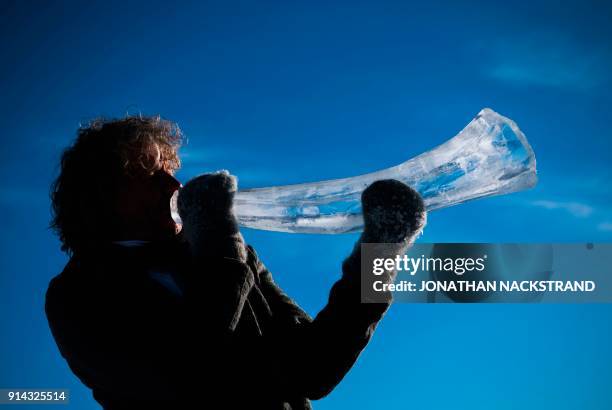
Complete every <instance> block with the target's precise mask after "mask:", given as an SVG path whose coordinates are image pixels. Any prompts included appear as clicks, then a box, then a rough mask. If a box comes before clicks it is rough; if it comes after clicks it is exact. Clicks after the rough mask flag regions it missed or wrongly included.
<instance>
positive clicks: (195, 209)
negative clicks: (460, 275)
mask: <svg viewBox="0 0 612 410" xmlns="http://www.w3.org/2000/svg"><path fill="white" fill-rule="evenodd" d="M181 138H182V135H181V132H180V130H179V129H178V127H177V126H176V124H174V123H172V122H169V121H166V120H163V119H161V118H159V117H142V116H141V117H127V118H124V119H118V120H95V121H93V122H92V123H91V124H89V125H88V126H87V127H84V128H81V129H80V130H79V131H78V135H77V139H76V141H75V142H74V144H73V145H72V146H71V147H69V148H68V149H67V150H66V151H65V152H64V154H63V156H62V160H61V167H60V173H59V176H58V178H57V180H56V181H55V183H54V184H53V187H52V193H51V197H52V205H53V221H52V226H53V227H54V229H55V230H56V232H57V233H58V235H59V238H60V240H61V242H62V249H63V250H64V251H66V252H67V253H68V254H69V256H70V260H69V262H68V263H67V265H66V267H65V269H64V270H63V272H62V273H61V274H60V275H58V276H57V277H55V278H54V279H52V280H51V283H50V285H49V289H48V291H47V297H46V313H47V318H48V320H49V325H50V328H51V331H52V333H53V336H54V338H55V340H56V342H57V345H58V347H59V350H60V352H61V354H62V356H63V357H64V358H65V359H66V361H67V362H68V365H69V366H70V368H71V370H72V371H73V372H74V374H75V375H76V376H77V377H78V378H79V379H80V380H81V381H82V382H83V383H84V384H85V385H86V386H88V387H89V388H90V389H92V391H93V396H94V398H95V399H96V400H97V401H98V402H99V403H100V404H101V405H102V406H103V407H104V408H106V409H124V408H125V409H127V408H129V409H134V408H187V407H189V408H193V407H206V408H208V407H210V406H211V403H215V406H216V407H217V408H255V409H309V408H311V404H310V400H311V399H319V398H321V397H324V396H325V395H327V394H328V393H329V392H331V391H332V389H333V388H334V387H335V386H336V385H337V384H338V383H339V382H340V381H341V380H342V378H343V377H344V375H345V374H346V373H347V372H348V371H349V369H350V368H351V367H352V365H353V364H354V363H355V360H356V359H357V357H358V355H359V354H360V352H361V351H362V350H363V348H364V347H365V346H366V344H367V343H368V341H369V340H370V337H371V336H372V332H373V331H374V329H375V327H376V325H377V323H378V321H379V320H380V319H381V318H382V316H383V315H384V313H385V311H386V310H387V308H388V306H389V304H390V302H391V296H390V295H385V298H384V301H383V302H380V301H377V303H363V302H362V300H361V298H360V296H361V294H360V286H361V283H360V281H361V274H360V259H361V257H360V252H361V251H360V243H361V242H364V243H367V242H385V243H393V244H394V245H393V246H392V247H391V248H392V251H393V252H392V253H400V252H405V251H406V250H407V248H408V247H409V245H410V244H411V243H412V242H413V240H414V238H415V236H416V234H417V233H418V232H420V231H421V229H422V228H423V225H424V224H425V218H426V215H425V211H424V206H423V202H422V201H421V198H420V197H419V196H418V194H417V193H416V192H415V191H413V190H412V189H410V188H409V187H407V186H406V185H404V184H402V183H400V182H398V181H394V180H385V181H378V182H375V183H374V184H372V185H371V186H370V187H368V188H367V189H366V190H365V191H364V193H363V195H362V204H363V212H364V221H365V229H364V232H363V234H362V236H361V238H360V241H358V242H357V244H356V246H355V248H354V251H353V252H352V254H351V255H350V256H349V257H348V258H347V259H346V260H345V261H344V263H343V265H342V276H341V278H340V279H339V280H338V281H337V282H336V283H335V284H334V286H333V287H332V289H331V292H330V296H329V302H328V304H327V305H326V306H325V307H324V308H323V310H322V311H321V312H320V313H319V314H318V315H317V316H316V317H315V318H314V319H312V318H311V317H310V316H309V315H308V314H307V313H306V312H304V311H303V310H302V309H300V308H299V307H298V305H297V304H296V303H295V302H293V300H292V299H290V298H289V297H288V296H287V295H286V294H285V293H283V291H282V290H281V289H279V287H278V286H277V285H276V284H275V283H274V281H273V279H272V276H271V274H270V272H269V271H268V270H267V269H266V268H265V267H264V265H263V264H262V263H261V261H260V260H259V259H258V257H257V254H256V253H255V251H254V249H253V248H252V247H250V246H248V245H246V244H245V243H244V241H243V238H242V236H241V234H240V231H239V230H238V225H237V223H236V218H235V217H234V215H233V214H232V200H233V196H234V193H235V192H236V189H237V186H236V179H235V178H234V177H233V176H231V175H229V174H228V173H227V172H217V173H213V174H205V175H202V176H199V177H196V178H194V179H192V180H191V181H189V182H188V183H187V184H186V185H185V187H184V188H183V189H182V190H181V192H180V195H179V201H178V208H179V212H180V214H181V218H182V221H183V226H182V230H181V227H179V226H177V225H176V224H175V222H174V221H173V220H172V218H171V214H170V206H169V202H170V198H171V196H172V194H173V193H174V192H175V191H176V190H177V189H179V187H180V183H179V182H178V181H177V180H176V178H174V176H173V174H174V171H175V170H176V169H177V168H178V167H179V165H180V162H179V158H178V154H177V150H178V147H179V145H180V143H181ZM394 276H395V272H389V273H388V274H386V275H384V276H383V277H377V280H380V279H382V280H384V281H387V282H391V281H392V280H393V279H394ZM198 403H201V404H200V405H199V406H198V405H197V404H198ZM217 403H219V404H217Z"/></svg>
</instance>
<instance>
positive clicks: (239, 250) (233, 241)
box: [177, 170, 247, 261]
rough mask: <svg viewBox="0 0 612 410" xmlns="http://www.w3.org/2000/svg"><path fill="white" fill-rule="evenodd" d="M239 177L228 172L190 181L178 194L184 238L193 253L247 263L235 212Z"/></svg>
mask: <svg viewBox="0 0 612 410" xmlns="http://www.w3.org/2000/svg"><path fill="white" fill-rule="evenodd" d="M237 189H238V183H237V180H236V177H235V176H233V175H230V173H229V172H228V171H225V170H223V171H217V172H214V173H211V174H203V175H200V176H197V177H195V178H193V179H191V180H190V181H189V182H187V184H185V186H184V188H183V189H182V190H181V191H180V192H179V196H178V201H177V207H178V212H179V215H180V216H181V220H182V221H183V235H184V237H185V239H186V240H187V242H188V243H189V245H190V247H191V249H192V252H194V253H196V254H202V253H208V254H213V253H214V254H215V256H220V257H229V258H234V259H238V260H240V261H246V257H247V252H246V249H245V245H244V241H243V239H242V235H241V234H240V231H239V229H238V223H237V221H236V217H235V215H234V213H233V210H232V207H233V204H234V195H235V193H236V191H237Z"/></svg>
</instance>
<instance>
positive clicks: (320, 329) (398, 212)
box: [250, 181, 425, 399]
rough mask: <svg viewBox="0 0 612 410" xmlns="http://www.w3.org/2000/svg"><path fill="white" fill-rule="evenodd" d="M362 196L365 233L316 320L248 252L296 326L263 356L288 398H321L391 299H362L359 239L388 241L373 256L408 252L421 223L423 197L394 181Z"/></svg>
mask: <svg viewBox="0 0 612 410" xmlns="http://www.w3.org/2000/svg"><path fill="white" fill-rule="evenodd" d="M362 200H363V208H364V218H365V229H364V232H363V234H362V236H361V238H360V241H358V242H357V244H356V245H355V249H354V251H353V253H352V254H351V255H350V256H349V257H348V258H347V259H346V260H345V261H344V263H343V265H342V271H343V273H342V277H341V279H340V280H339V281H338V282H336V283H335V284H334V285H333V287H332V290H331V292H330V295H329V300H328V303H327V305H326V306H325V307H324V308H323V310H321V312H320V313H319V314H318V315H317V316H316V318H315V319H314V320H310V319H309V317H308V315H307V314H306V313H305V312H303V311H302V310H301V309H300V308H299V307H298V306H297V305H296V304H295V303H294V302H293V301H292V300H291V299H290V298H289V297H288V296H287V295H286V294H284V293H283V292H282V291H281V290H280V289H279V288H278V286H276V285H275V284H274V282H273V281H272V277H271V274H270V273H269V271H268V270H267V269H265V267H264V266H263V264H262V263H261V261H259V259H258V258H257V255H256V254H255V252H254V251H252V253H250V257H251V260H250V263H251V265H252V266H255V267H256V269H257V271H258V272H259V274H263V277H262V280H261V285H260V286H261V287H262V292H264V295H265V296H266V298H267V299H268V300H269V301H270V303H271V305H272V306H274V307H273V312H274V308H275V309H276V311H277V312H280V314H281V315H283V316H286V317H288V318H291V319H294V322H293V323H295V326H288V327H285V328H284V329H281V331H279V332H275V333H273V334H272V335H271V336H267V337H264V341H263V344H264V346H263V348H264V350H265V351H266V352H267V354H266V355H265V358H264V360H265V361H267V366H268V367H270V366H278V367H277V368H276V369H275V370H274V371H273V372H271V373H272V374H275V375H276V374H278V375H282V376H281V377H279V378H277V380H276V383H277V384H278V386H277V387H278V388H279V390H281V391H284V392H285V394H287V395H288V396H293V397H296V396H297V397H308V398H311V399H319V398H321V397H324V396H325V395H327V394H328V393H329V392H331V391H332V390H333V388H334V387H335V386H336V385H337V384H338V383H339V382H340V381H341V380H342V378H343V377H344V376H345V375H346V373H347V372H348V371H349V370H350V368H351V367H352V366H353V364H354V363H355V361H356V360H357V357H358V356H359V354H360V353H361V351H362V350H363V349H364V347H365V346H366V345H367V343H368V342H369V340H370V338H371V336H372V334H373V332H374V329H375V328H376V326H377V324H378V322H379V321H380V319H381V318H382V317H383V315H384V313H385V312H386V310H387V309H388V307H389V305H390V303H391V294H390V293H387V294H385V295H383V300H382V303H364V302H363V301H362V300H361V296H362V295H361V280H362V277H361V243H387V244H388V245H385V246H384V247H380V253H381V254H380V255H377V257H394V256H395V255H396V254H403V253H405V252H406V250H407V248H408V247H409V245H410V244H411V243H412V242H413V241H414V239H415V238H416V236H417V235H418V234H419V233H420V231H421V230H422V228H423V226H424V224H425V209H424V205H423V202H422V200H421V198H420V197H419V196H418V194H417V193H416V192H415V191H413V190H412V189H410V188H409V187H407V186H405V185H403V184H401V183H399V182H397V181H379V182H377V183H374V184H373V185H372V186H371V187H370V188H368V189H367V190H366V191H365V192H364V195H363V197H362ZM390 201H391V203H390ZM394 277H395V272H389V273H387V274H386V275H383V276H381V277H379V278H378V279H380V280H382V281H384V282H386V283H390V282H392V281H393V280H394ZM272 306H271V307H272ZM302 317H304V320H301V318H302ZM264 336H266V335H264Z"/></svg>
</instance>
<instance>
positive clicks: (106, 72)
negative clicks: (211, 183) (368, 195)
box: [0, 0, 612, 410]
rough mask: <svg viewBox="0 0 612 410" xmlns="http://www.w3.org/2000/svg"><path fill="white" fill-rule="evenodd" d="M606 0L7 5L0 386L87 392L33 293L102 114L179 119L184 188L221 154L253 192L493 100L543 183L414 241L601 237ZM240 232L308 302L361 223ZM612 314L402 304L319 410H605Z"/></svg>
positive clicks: (356, 169) (401, 151) (416, 134)
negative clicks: (73, 158)
mask: <svg viewBox="0 0 612 410" xmlns="http://www.w3.org/2000/svg"><path fill="white" fill-rule="evenodd" d="M83 3H84V2H83ZM425 3H426V4H425ZM609 4H610V3H609V2H608V3H607V4H606V2H604V1H601V2H596V1H591V2H588V1H563V2H559V1H547V2H543V1H533V0H532V1H527V2H515V1H506V2H503V3H498V4H496V3H494V2H490V1H486V2H448V3H440V2H423V1H419V2H414V3H413V4H410V3H408V2H397V3H393V2H381V1H372V2H276V3H268V2H264V1H256V2H234V1H224V2H218V3H213V2H193V3H181V4H180V5H174V4H171V3H170V2H166V3H154V2H147V3H139V4H137V3H132V2H128V3H126V2H109V1H105V2H99V3H98V4H87V5H86V4H82V3H81V2H74V3H71V2H54V1H48V2H38V4H37V2H19V1H6V0H2V1H1V2H0V11H1V17H0V19H1V20H0V32H1V35H2V37H1V38H2V42H1V43H0V50H1V53H0V56H1V58H2V64H0V141H1V144H2V149H1V150H0V155H1V158H0V167H1V172H0V175H1V181H2V182H1V185H0V215H1V216H2V233H1V235H0V326H1V328H0V332H1V333H0V387H4V388H8V387H21V388H24V387H58V388H60V387H62V388H66V387H67V388H70V389H72V404H71V405H70V407H71V408H78V409H91V408H96V407H97V406H96V404H95V402H94V401H93V400H92V399H91V397H90V393H89V391H87V390H86V389H85V388H83V387H82V386H81V385H80V384H79V382H78V381H77V380H76V379H75V377H73V376H72V374H71V373H70V371H69V369H68V367H67V366H66V364H65V362H64V361H63V360H62V359H61V357H60V356H59V354H58V352H57V349H56V346H55V345H54V342H53V340H52V338H51V335H50V333H49V330H48V327H47V323H46V320H45V317H44V314H43V296H44V292H45V289H46V285H47V283H48V281H49V279H50V278H51V277H52V276H54V275H56V274H57V273H59V271H60V270H61V269H62V267H63V265H64V264H65V262H66V257H65V255H63V254H62V253H61V252H60V250H59V243H58V241H57V240H56V238H55V237H54V236H53V235H52V233H51V232H50V231H49V230H48V229H47V224H48V220H49V200H48V195H47V194H48V188H49V184H50V182H51V181H52V179H53V177H54V176H55V175H56V172H57V162H58V159H59V155H60V152H61V149H62V148H63V147H65V146H66V145H68V144H69V143H70V142H71V141H72V139H73V138H74V135H75V131H76V129H77V127H78V126H79V124H80V123H86V122H87V120H88V119H91V118H93V117H95V116H98V115H105V116H122V115H124V114H125V113H126V112H128V113H132V114H134V113H139V112H142V113H144V114H157V113H159V114H161V115H162V116H164V117H167V118H170V119H173V120H176V121H178V122H179V124H180V125H181V127H182V128H183V130H184V132H185V133H186V134H187V136H188V138H189V142H188V144H187V145H186V147H185V148H184V149H183V150H182V152H183V154H184V155H183V159H184V168H183V170H182V171H181V173H180V174H179V176H180V178H181V179H182V180H183V182H184V181H185V180H187V179H188V178H189V177H190V176H192V175H194V174H196V173H199V172H204V171H209V170H214V169H218V168H228V169H230V170H231V171H232V172H233V173H235V174H236V175H238V176H239V178H240V184H241V186H242V187H255V186H266V185H275V184H281V183H295V182H304V181H314V180H318V179H323V178H326V179H327V178H335V177H344V176H351V175H356V174H360V173H365V172H369V171H374V170H377V169H380V168H384V167H387V166H391V165H395V164H397V163H400V162H402V161H404V160H405V159H407V158H409V157H411V156H413V155H416V154H419V153H421V152H423V151H426V150H428V149H430V148H432V147H434V146H436V145H437V144H440V143H442V142H444V141H445V140H447V139H448V138H450V137H452V136H453V135H455V134H456V133H457V132H458V131H459V130H460V129H461V128H462V127H463V126H464V125H465V124H467V123H468V122H469V121H470V120H471V118H472V117H473V116H474V115H475V114H476V113H477V112H478V111H479V110H480V109H481V108H483V107H492V108H493V109H495V110H497V111H498V112H500V113H502V114H504V115H506V116H509V117H511V118H512V119H514V120H515V121H517V122H518V124H519V126H520V127H521V128H522V129H523V131H524V132H525V133H526V135H527V137H528V138H529V140H530V142H531V143H532V146H533V148H534V150H535V152H536V154H537V158H538V170H539V176H540V183H539V185H538V186H537V187H536V188H535V189H533V190H531V191H528V192H523V193H518V194H513V195H510V196H504V197H497V198H490V199H484V200H480V201H476V202H470V203H467V204H463V205H460V206H457V207H453V208H451V209H446V210H440V211H436V212H434V213H432V214H431V215H430V220H429V225H428V227H427V229H426V231H425V236H424V237H423V240H425V241H462V242H477V241H482V242H485V241H491V242H495V241H517V242H537V241H551V242H583V241H593V242H597V241H606V242H609V241H610V240H611V239H612V210H611V208H610V203H611V201H610V200H611V197H612V194H611V192H612V190H610V183H609V180H610V177H611V171H610V160H611V156H612V154H611V153H612V141H611V137H612V135H611V134H612V133H611V131H610V125H609V124H610V107H611V104H610V103H611V100H612V87H611V86H612V81H611V80H610V72H612V51H611V47H610V45H611V39H612V26H611V25H610V20H611V18H612V11H611V8H610V5H609ZM244 233H245V236H246V238H247V240H248V241H249V242H250V243H251V244H253V245H254V246H255V247H256V248H257V249H258V251H259V253H260V256H261V258H262V259H263V260H264V262H265V263H266V264H267V265H268V267H269V268H270V269H271V271H272V272H273V273H274V274H275V277H276V279H277V281H278V282H279V283H280V284H281V285H282V286H283V287H284V288H285V289H286V291H287V292H288V293H289V294H290V295H292V296H294V297H295V298H296V299H297V301H298V302H299V303H300V304H301V305H302V306H303V307H304V308H305V309H306V310H307V311H309V312H310V313H312V314H315V313H316V312H317V311H318V310H319V309H320V308H321V307H322V306H323V305H324V303H325V301H326V297H327V291H328V289H329V288H330V286H331V284H332V283H333V282H334V281H335V280H336V279H337V277H338V274H339V266H340V262H341V260H342V258H343V257H344V256H345V255H347V254H348V252H349V251H350V250H351V247H352V244H353V242H354V241H355V239H356V238H357V236H356V235H339V236H317V235H289V234H282V233H273V232H259V231H252V230H245V232H244ZM611 319H612V306H610V305H563V306H555V305H547V306H545V305H519V306H514V305H473V306H472V305H456V304H453V305H399V304H398V305H396V306H394V307H393V308H392V309H391V310H390V312H389V313H388V315H387V317H386V318H385V320H384V321H383V322H382V323H381V325H380V327H379V328H378V330H377V332H376V334H375V336H374V339H373V340H372V343H371V345H370V346H369V347H368V349H367V350H366V351H365V352H364V354H363V355H362V356H361V357H360V358H359V361H358V362H357V364H356V366H355V367H354V368H353V370H351V372H350V373H349V374H348V376H347V377H346V379H345V380H344V382H343V383H341V384H340V386H339V387H338V388H337V389H336V390H335V391H334V392H333V393H332V394H331V395H329V396H328V397H327V398H325V399H323V400H322V401H320V402H316V403H315V408H317V409H320V410H321V409H341V408H347V409H357V408H363V409H373V408H386V409H424V408H428V409H448V408H453V409H464V408H465V409H467V408H469V409H489V408H498V409H515V408H522V409H549V408H550V409H610V408H612V393H611V392H610V389H609V388H610V380H611V379H612V351H611V350H610V346H611V345H612V333H611V332H612V331H611V323H610V322H611Z"/></svg>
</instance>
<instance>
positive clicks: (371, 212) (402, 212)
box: [343, 179, 427, 288]
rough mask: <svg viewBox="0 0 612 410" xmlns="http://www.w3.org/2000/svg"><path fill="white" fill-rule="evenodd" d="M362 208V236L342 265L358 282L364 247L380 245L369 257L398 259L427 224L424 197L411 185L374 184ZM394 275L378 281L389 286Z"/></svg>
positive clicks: (392, 273) (397, 183) (374, 247)
mask: <svg viewBox="0 0 612 410" xmlns="http://www.w3.org/2000/svg"><path fill="white" fill-rule="evenodd" d="M361 205H362V208H363V221H364V229H363V233H362V234H361V238H360V239H359V241H357V243H356V244H355V248H354V249H353V252H352V253H351V255H349V257H348V258H347V259H346V260H345V261H344V264H343V270H344V272H345V274H348V275H350V276H352V277H353V278H355V279H357V280H360V279H359V278H360V277H361V256H362V254H361V244H362V243H369V244H380V245H378V246H376V245H372V248H371V249H372V255H370V257H376V258H395V256H396V255H404V254H405V253H406V251H407V250H408V248H409V247H410V245H411V244H412V243H413V242H414V240H415V239H416V238H417V236H418V235H419V234H420V233H421V231H422V230H423V227H424V226H425V223H426V221H427V213H426V211H425V204H424V203H423V200H422V199H421V196H420V195H419V194H418V193H417V192H416V191H415V190H414V189H412V188H410V187H409V186H408V185H406V184H404V183H402V182H400V181H397V180H394V179H385V180H380V181H376V182H374V183H372V184H371V185H370V186H369V187H367V188H366V189H365V191H363V193H362V194H361ZM395 275H396V272H395V271H389V272H388V274H386V275H385V276H384V277H378V279H379V280H384V281H385V282H387V283H390V282H392V281H393V280H394V279H395ZM370 279H371V278H370ZM366 288H369V287H368V286H366Z"/></svg>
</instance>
